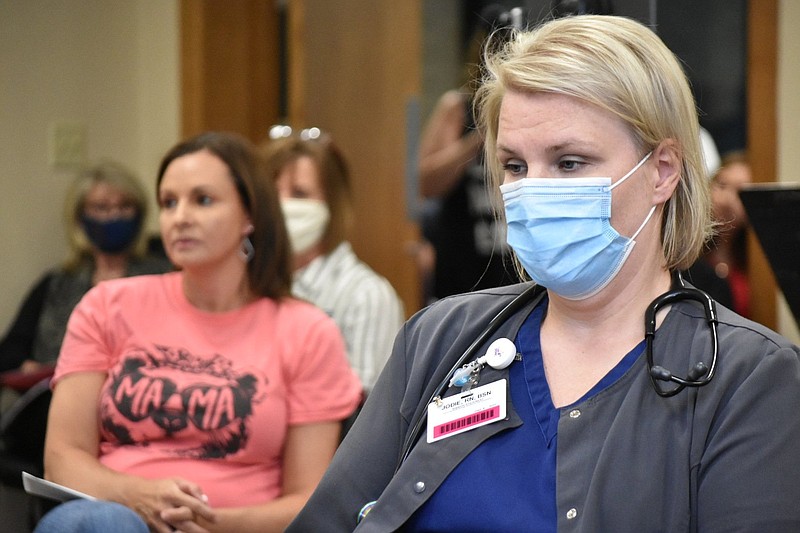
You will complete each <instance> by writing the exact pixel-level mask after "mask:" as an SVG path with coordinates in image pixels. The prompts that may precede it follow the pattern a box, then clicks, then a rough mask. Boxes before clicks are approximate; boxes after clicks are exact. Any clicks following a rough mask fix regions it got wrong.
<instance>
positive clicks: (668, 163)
mask: <svg viewBox="0 0 800 533" xmlns="http://www.w3.org/2000/svg"><path fill="white" fill-rule="evenodd" d="M653 161H654V162H655V163H656V171H657V173H658V174H657V176H656V181H655V182H654V184H653V203H655V204H656V205H657V204H663V203H665V202H666V201H667V200H669V199H670V198H671V197H672V195H673V193H674V192H675V189H676V188H677V187H678V183H679V182H680V179H681V170H682V169H683V165H682V164H681V161H682V158H681V150H680V147H679V145H678V143H677V142H675V140H674V139H665V140H663V141H661V143H660V144H659V145H658V146H657V147H656V149H655V150H653Z"/></svg>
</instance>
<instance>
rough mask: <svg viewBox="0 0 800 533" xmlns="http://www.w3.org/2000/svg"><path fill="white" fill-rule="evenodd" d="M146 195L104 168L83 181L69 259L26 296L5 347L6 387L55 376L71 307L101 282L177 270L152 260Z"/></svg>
mask: <svg viewBox="0 0 800 533" xmlns="http://www.w3.org/2000/svg"><path fill="white" fill-rule="evenodd" d="M147 212H148V208H147V196H146V193H145V191H144V189H143V188H142V185H141V184H140V182H139V180H138V179H137V178H136V176H134V175H133V174H132V173H131V172H130V171H128V170H127V169H125V168H124V167H122V166H121V165H119V164H117V163H114V162H110V161H106V162H102V163H100V164H98V165H96V166H93V167H91V168H88V169H86V170H84V171H82V172H80V173H79V174H78V176H77V177H76V179H75V181H74V182H73V184H72V185H71V187H70V189H69V191H68V194H67V197H66V203H65V223H66V226H65V227H66V233H67V238H68V241H69V248H70V254H69V257H68V258H67V260H66V261H65V262H64V264H63V265H62V266H61V267H59V268H57V269H54V270H51V271H49V272H47V273H46V274H45V275H44V276H43V277H42V278H41V279H40V280H39V281H38V282H37V283H36V285H35V286H34V287H33V289H32V290H31V291H30V292H29V293H28V295H27V296H26V298H25V300H24V301H23V303H22V306H21V307H20V310H19V312H18V313H17V316H16V318H15V319H14V321H13V323H12V325H11V326H10V328H9V330H8V332H7V333H6V336H5V337H4V338H3V340H2V341H1V342H0V371H11V370H13V372H11V373H8V374H5V375H3V376H2V377H0V383H5V384H6V385H7V386H9V387H12V388H18V389H24V388H27V386H30V385H33V383H34V382H35V381H36V380H37V379H38V378H39V377H43V376H44V375H46V374H48V373H50V372H52V369H53V365H54V364H55V361H56V357H57V356H58V353H59V350H60V349H61V342H62V340H63V338H64V332H65V331H66V329H67V320H68V319H69V316H70V313H71V312H72V310H73V308H74V307H75V306H76V305H77V303H78V302H79V301H80V299H81V298H82V297H83V295H84V294H86V292H87V291H89V289H91V288H92V287H93V286H95V285H96V284H97V283H98V282H100V281H103V280H108V279H114V278H120V277H123V276H135V275H140V274H155V273H162V272H167V271H169V270H171V268H172V267H171V265H170V263H169V261H168V260H167V259H166V258H164V257H160V256H149V255H147V254H146V253H145V251H146V235H145V232H144V231H143V229H144V225H145V222H146V220H147Z"/></svg>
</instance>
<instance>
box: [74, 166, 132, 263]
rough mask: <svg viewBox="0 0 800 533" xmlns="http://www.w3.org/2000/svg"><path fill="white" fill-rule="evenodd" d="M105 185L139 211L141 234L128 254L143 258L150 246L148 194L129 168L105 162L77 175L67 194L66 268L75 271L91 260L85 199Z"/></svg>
mask: <svg viewBox="0 0 800 533" xmlns="http://www.w3.org/2000/svg"><path fill="white" fill-rule="evenodd" d="M100 183H106V184H108V185H110V186H111V187H113V188H114V189H116V190H118V191H120V192H121V193H122V194H123V196H125V197H126V198H127V199H129V200H130V201H131V202H132V203H133V205H134V207H135V208H136V213H137V216H138V217H139V220H140V225H139V232H138V233H137V235H136V239H135V240H134V242H133V244H132V245H131V246H130V247H129V248H128V251H129V252H130V253H131V254H132V255H134V256H141V255H144V253H145V249H146V246H147V243H146V239H145V235H144V234H145V232H144V231H143V229H144V227H145V225H146V223H147V210H148V209H147V193H146V192H145V190H144V188H143V187H142V185H141V182H140V181H139V180H138V179H137V178H136V176H135V175H134V174H133V173H132V172H130V171H129V170H128V169H126V168H125V167H123V166H122V165H120V164H119V163H115V162H113V161H102V162H100V163H98V164H97V165H95V166H93V167H90V168H86V169H84V170H82V171H81V172H79V173H78V175H77V176H76V177H75V181H73V182H72V185H71V186H70V188H69V191H68V192H67V198H66V201H65V205H64V218H65V224H66V230H67V240H68V242H69V249H70V252H69V256H68V257H67V260H66V261H65V263H64V268H65V269H66V270H68V271H72V270H74V269H76V268H78V266H80V265H81V264H82V263H85V262H86V261H92V245H91V243H90V242H89V238H88V237H87V236H86V232H85V231H84V230H83V226H82V224H81V217H82V216H83V213H84V209H85V207H86V196H87V195H88V194H89V191H91V190H92V189H93V188H94V187H95V186H96V185H98V184H100Z"/></svg>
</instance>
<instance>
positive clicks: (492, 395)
mask: <svg viewBox="0 0 800 533" xmlns="http://www.w3.org/2000/svg"><path fill="white" fill-rule="evenodd" d="M507 383H508V382H507V381H506V380H505V379H500V380H497V381H493V382H491V383H487V384H486V385H483V386H480V387H476V388H474V389H470V390H468V391H464V392H462V393H460V394H455V395H453V396H448V397H447V398H443V399H441V400H440V401H438V402H433V403H431V404H429V405H428V443H429V444H430V443H432V442H436V441H437V440H442V439H446V438H447V437H452V436H453V435H458V434H459V433H464V432H465V431H469V430H471V429H475V428H479V427H481V426H485V425H486V424H491V423H492V422H496V421H498V420H503V419H504V418H505V417H506V387H507Z"/></svg>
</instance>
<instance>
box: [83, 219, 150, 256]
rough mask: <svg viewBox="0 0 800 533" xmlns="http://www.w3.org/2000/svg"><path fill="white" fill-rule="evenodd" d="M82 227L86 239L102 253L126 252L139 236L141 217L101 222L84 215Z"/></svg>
mask: <svg viewBox="0 0 800 533" xmlns="http://www.w3.org/2000/svg"><path fill="white" fill-rule="evenodd" d="M81 225H82V226H83V231H84V232H85V233H86V237H88V238H89V241H90V242H91V243H92V244H94V245H95V246H96V247H97V248H98V249H99V250H100V251H102V252H105V253H107V254H118V253H121V252H124V251H125V250H126V249H127V248H128V247H129V246H130V245H131V244H133V241H135V240H136V236H137V235H138V234H139V228H140V227H141V217H140V216H138V215H137V216H135V217H133V218H112V219H108V220H99V219H96V218H92V217H88V216H86V215H83V216H82V217H81Z"/></svg>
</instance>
